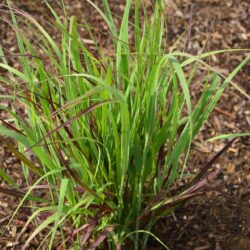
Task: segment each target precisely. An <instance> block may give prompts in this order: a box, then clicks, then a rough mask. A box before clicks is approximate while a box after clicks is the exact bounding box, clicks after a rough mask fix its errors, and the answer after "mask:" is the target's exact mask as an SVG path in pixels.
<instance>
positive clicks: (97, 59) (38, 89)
mask: <svg viewBox="0 0 250 250" xmlns="http://www.w3.org/2000/svg"><path fill="white" fill-rule="evenodd" d="M45 2H46V1H45ZM87 2H88V3H89V4H90V5H92V7H93V8H95V9H96V10H97V11H98V12H99V14H100V15H101V16H102V17H103V19H104V20H105V22H106V23H107V25H108V27H109V31H110V36H111V37H112V38H113V45H114V48H115V51H116V53H115V56H114V57H108V56H104V55H103V51H101V48H97V50H98V55H96V56H94V55H93V53H91V51H90V50H89V49H88V47H87V46H86V44H85V43H84V42H83V41H82V38H81V37H80V35H79V33H78V24H77V20H76V18H75V17H71V18H69V19H68V20H67V19H65V20H63V21H62V20H61V19H60V18H59V16H58V15H57V14H56V13H55V12H54V10H53V9H52V8H51V7H50V6H49V4H48V3H47V2H46V3H47V4H48V7H49V8H50V10H51V12H52V14H53V15H54V18H55V24H54V28H56V29H57V30H58V32H60V34H61V40H60V42H59V43H58V42H55V41H54V40H53V38H52V37H51V36H50V35H49V34H48V33H47V31H46V29H45V28H44V27H42V26H41V25H40V24H39V23H38V22H37V21H36V20H34V19H33V18H32V17H31V16H29V15H28V14H27V13H25V12H23V11H21V10H18V9H16V8H14V7H13V6H10V4H8V6H6V8H7V7H8V8H9V9H8V11H9V12H10V15H11V18H12V27H13V29H14V30H15V31H16V36H17V42H18V47H19V52H20V55H27V54H29V55H30V56H21V57H19V59H18V60H19V62H20V64H21V68H20V69H16V68H14V67H12V66H11V65H9V63H8V61H7V59H6V58H5V55H4V53H3V50H2V49H1V50H0V52H1V58H2V62H1V63H0V67H1V68H2V69H4V70H6V71H7V72H8V73H9V74H8V79H7V78H4V77H1V81H2V82H3V83H5V84H11V85H12V87H13V89H14V92H13V95H8V96H7V95H2V96H1V98H10V99H12V100H13V101H14V102H16V103H19V104H20V103H21V104H22V105H23V106H24V107H25V111H26V114H25V116H23V115H19V114H18V113H17V112H16V110H15V108H14V106H13V107H12V109H6V108H4V107H1V108H2V109H5V110H6V111H8V112H9V114H10V117H11V118H10V119H9V121H8V120H4V121H2V125H0V134H1V135H2V136H4V137H2V140H3V142H4V143H5V144H6V146H7V147H8V148H9V150H10V151H11V152H12V153H13V154H14V155H15V156H16V157H17V158H19V159H20V160H21V161H22V168H23V173H24V176H25V178H26V180H27V185H28V187H29V191H28V192H27V193H26V194H25V195H24V197H23V199H22V201H21V202H20V204H19V206H18V209H19V208H20V206H22V205H23V203H24V201H25V200H30V201H32V202H33V209H34V213H33V214H32V216H31V217H30V218H29V220H28V221H27V224H26V226H25V227H24V228H23V230H22V232H21V233H23V232H24V231H25V230H26V229H27V225H28V224H29V223H32V222H39V224H38V226H37V228H36V230H35V231H33V232H31V233H30V237H29V238H28V239H27V241H26V242H25V244H24V246H23V249H25V248H27V247H28V246H29V243H30V242H31V241H32V239H33V238H34V237H35V236H36V235H37V234H38V233H40V232H41V231H42V230H45V231H46V237H45V238H44V241H43V242H41V245H40V246H41V247H44V246H47V248H48V249H52V248H53V247H59V249H60V248H65V249H68V248H69V247H70V246H72V247H74V248H75V249H80V248H81V247H84V248H86V249H96V248H98V247H103V248H106V249H120V247H121V246H123V244H126V247H127V249H143V248H144V247H145V246H146V244H147V240H148V237H149V236H150V235H152V233H150V230H151V228H152V226H153V225H154V224H155V223H156V222H157V220H158V219H159V218H160V217H162V216H166V215H168V214H169V213H171V212H172V211H173V210H174V209H175V208H176V207H177V206H178V205H179V204H181V203H182V202H183V201H184V200H186V199H187V198H189V197H192V196H193V195H195V194H197V193H198V192H199V187H200V186H201V183H200V182H199V181H200V179H199V178H201V177H203V176H202V175H198V177H199V178H196V177H195V176H194V177H193V181H191V183H190V185H187V186H186V187H185V188H183V189H182V190H175V189H174V184H175V182H176V181H177V180H178V179H180V178H185V165H186V162H187V160H188V157H189V155H190V146H191V143H192V141H193V139H194V137H195V136H196V135H197V133H198V132H199V130H200V129H201V127H202V125H203V123H204V122H205V121H206V120H207V119H208V116H209V114H210V113H211V111H212V110H213V108H214V106H215V105H216V103H217V101H218V100H219V98H220V96H221V94H222V93H223V91H224V89H225V88H226V87H227V86H228V84H229V83H230V82H231V80H232V79H233V77H234V76H235V75H236V74H237V72H238V71H239V70H240V69H241V68H242V67H243V66H244V65H245V64H246V63H247V62H248V60H249V56H248V57H246V59H245V60H244V61H242V62H241V63H240V64H239V66H238V67H237V68H236V69H235V70H234V71H233V72H232V73H231V74H229V76H228V77H226V78H223V76H221V75H220V74H217V73H216V72H210V73H209V74H207V75H206V76H205V77H204V81H203V82H202V88H203V92H202V95H201V97H200V99H199V101H198V103H197V104H196V105H192V102H191V97H190V86H191V84H192V80H193V77H194V76H195V73H196V71H195V69H196V68H197V67H198V66H199V64H200V63H201V64H202V65H203V66H204V65H206V63H205V61H204V59H205V58H207V57H209V56H210V55H211V54H218V53H222V52H224V51H215V52H209V53H204V54H202V55H199V56H192V55H190V54H188V53H184V52H181V51H175V50H174V49H172V50H170V51H167V52H166V50H165V48H164V46H163V43H164V41H165V40H164V34H165V32H164V29H165V28H166V27H165V20H164V13H163V10H164V5H163V1H156V3H155V9H154V13H153V16H152V18H151V19H149V18H148V17H147V16H146V12H145V8H144V5H143V1H142V2H141V1H139V0H135V6H134V7H135V8H134V10H135V12H134V23H133V24H131V23H129V14H130V12H131V10H130V9H131V3H132V1H131V0H128V1H126V6H125V10H124V15H123V18H122V22H121V26H120V28H119V29H117V27H116V26H115V24H114V23H115V22H114V20H113V18H112V14H111V11H110V9H109V6H108V3H107V1H106V0H103V11H102V10H101V9H99V8H98V7H97V6H96V5H94V4H93V3H92V2H91V1H89V0H87ZM141 10H142V13H144V18H143V20H144V21H143V22H141V21H140V16H141V14H140V11H141ZM20 23H22V26H23V25H25V26H26V27H28V28H29V30H31V31H32V33H33V34H34V36H35V39H34V38H33V41H32V42H31V39H30V38H29V37H28V36H27V35H26V34H25V32H23V30H22V29H20V28H19V25H20ZM129 26H131V27H132V28H133V29H134V32H133V34H134V37H133V38H134V41H132V42H131V41H129V36H128V34H129ZM39 50H42V51H43V55H44V58H46V59H43V58H41V57H40V56H39V54H38V51H39ZM190 66H192V68H193V70H192V71H191V73H190V74H189V75H188V77H187V75H186V74H185V70H186V67H190ZM206 66H207V67H208V68H209V66H208V65H206ZM6 136H8V137H11V138H14V139H15V141H16V142H18V150H17V149H15V148H14V147H13V146H12V145H11V144H9V142H8V141H7V139H6ZM30 153H32V154H33V155H34V156H35V159H36V161H35V162H34V161H32V160H31V159H30V157H29V156H28V155H30ZM0 175H1V176H2V177H4V178H5V180H6V181H8V182H9V184H10V185H14V183H13V182H12V181H11V178H10V177H9V176H7V174H6V173H4V172H3V173H0ZM29 176H32V180H31V178H29ZM40 183H46V186H47V189H48V192H47V195H46V196H45V197H43V198H41V197H37V196H36V195H35V192H34V188H35V187H36V186H37V185H39V184H40ZM14 188H16V190H17V192H18V187H17V186H16V185H15V186H14ZM170 191H171V192H170ZM17 211H18V210H17ZM17 211H16V212H17ZM15 214H16V213H15ZM15 214H14V215H13V216H15ZM42 215H43V216H42ZM41 218H43V219H41ZM57 232H60V236H58V234H57ZM154 237H155V236H154ZM58 239H59V240H60V242H58ZM156 239H157V238H156ZM157 240H158V239H157ZM161 244H163V243H162V242H161Z"/></svg>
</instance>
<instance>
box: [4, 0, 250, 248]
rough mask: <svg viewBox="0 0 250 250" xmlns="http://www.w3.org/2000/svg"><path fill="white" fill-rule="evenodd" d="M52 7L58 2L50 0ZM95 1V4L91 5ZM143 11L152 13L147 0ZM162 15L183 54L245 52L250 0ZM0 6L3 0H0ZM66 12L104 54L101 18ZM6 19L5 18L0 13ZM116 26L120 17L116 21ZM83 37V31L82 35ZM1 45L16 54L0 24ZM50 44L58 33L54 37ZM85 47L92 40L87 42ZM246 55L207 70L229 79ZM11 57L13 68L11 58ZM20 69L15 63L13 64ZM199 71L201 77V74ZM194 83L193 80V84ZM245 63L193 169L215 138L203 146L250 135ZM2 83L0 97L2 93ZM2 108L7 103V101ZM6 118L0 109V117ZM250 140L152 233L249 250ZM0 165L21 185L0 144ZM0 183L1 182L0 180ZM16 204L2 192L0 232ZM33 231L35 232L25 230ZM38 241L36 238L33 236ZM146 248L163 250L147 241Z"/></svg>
mask: <svg viewBox="0 0 250 250" xmlns="http://www.w3.org/2000/svg"><path fill="white" fill-rule="evenodd" d="M12 2H13V3H14V4H15V5H16V6H17V7H19V8H21V9H23V10H25V11H27V12H28V13H30V14H31V15H33V16H34V17H35V18H36V19H37V20H39V21H40V22H41V23H42V24H46V23H45V21H44V20H48V16H51V15H50V13H49V11H48V9H47V8H46V6H45V5H43V4H41V3H40V1H38V0H34V1H27V0H13V1H12ZM49 2H51V4H52V5H53V7H54V8H55V9H58V6H57V4H56V1H52V0H51V1H49ZM96 2H101V1H96ZM109 2H110V3H111V7H112V11H113V12H114V13H117V14H118V16H119V15H121V13H122V10H123V8H124V1H118V0H112V1H111V0H110V1H109ZM145 2H148V8H149V11H150V1H145ZM166 2H167V10H166V13H167V15H168V37H169V40H168V44H167V46H170V45H172V44H174V42H175V41H176V40H177V39H178V38H179V37H180V36H181V35H182V34H183V33H184V32H185V31H187V32H186V33H185V34H184V35H183V38H182V40H183V42H182V43H181V44H182V45H183V49H184V48H185V49H186V50H187V51H188V52H189V53H192V54H197V53H199V52H202V51H203V50H205V51H206V50H215V49H224V48H245V49H249V48H250V2H249V0H237V1H235V0H195V1H191V0H189V1H188V0H184V1H181V0H175V1H174V0H166ZM0 3H5V1H0ZM65 3H66V6H67V11H68V12H69V14H74V15H76V16H77V17H78V20H85V19H86V20H87V21H88V22H90V23H91V25H92V26H93V27H95V33H96V34H100V35H99V37H100V46H102V47H103V48H105V50H106V51H107V53H109V47H110V39H109V37H108V36H107V35H106V31H107V27H106V26H105V24H104V23H103V21H102V19H101V18H100V17H99V16H98V15H97V13H96V12H95V11H93V10H92V9H91V8H90V7H89V5H87V3H86V2H85V1H84V0H72V1H70V0H67V1H65ZM0 8H1V7H0ZM1 16H2V18H3V19H6V18H7V20H8V16H7V14H2V13H1ZM117 20H118V22H119V18H117ZM83 34H84V31H83ZM0 38H1V39H0V42H1V44H2V45H3V47H4V48H5V49H6V51H7V52H8V51H9V54H11V53H15V52H16V40H15V35H14V33H13V31H12V30H11V28H10V27H9V26H8V25H7V24H6V22H4V21H3V20H0ZM55 39H56V35H55ZM90 46H91V43H90ZM243 58H244V53H230V54H229V53H227V54H225V55H222V56H220V57H214V56H211V58H210V60H211V65H212V66H213V68H214V69H216V70H217V71H219V72H221V73H223V74H225V75H227V74H228V73H229V72H230V71H231V70H232V69H233V68H234V67H236V66H237V65H238V64H239V62H240V61H241V60H242V59H243ZM9 60H10V61H11V62H12V64H13V65H15V63H16V62H15V58H12V57H10V58H9ZM17 66H18V65H17ZM201 73H202V72H201ZM197 80H198V79H197ZM249 80H250V65H248V66H246V67H245V68H244V69H243V70H242V71H241V72H240V74H239V75H238V76H237V77H236V78H235V83H237V86H238V87H239V88H241V89H244V92H245V94H243V93H241V92H240V91H239V90H237V89H235V87H234V86H230V87H229V88H228V89H227V90H226V92H225V93H224V94H223V97H222V99H221V101H220V102H219V104H218V105H217V108H216V109H215V110H214V111H213V113H212V115H211V116H210V119H209V121H208V122H207V123H206V124H205V126H204V128H203V130H202V132H201V134H200V135H199V137H198V138H196V140H195V142H194V144H193V153H192V156H191V158H190V160H189V163H188V164H189V165H188V167H189V168H190V169H191V170H193V171H198V170H199V168H201V167H202V166H203V165H204V164H205V163H206V162H207V161H208V160H209V158H211V157H212V156H213V155H214V154H215V153H216V152H218V151H219V150H220V149H221V148H222V147H223V146H224V145H225V143H226V141H224V140H220V141H217V142H214V143H205V142H204V141H205V140H206V139H207V138H209V137H211V136H215V135H217V134H221V133H235V132H241V131H250V99H249V96H250V82H249ZM7 91H8V89H5V88H4V87H3V86H1V85H0V93H6V92H7ZM192 94H193V97H194V99H195V97H196V96H197V97H198V96H199V95H200V90H199V88H198V87H196V86H195V83H193V85H192ZM3 105H6V106H7V105H9V103H8V102H5V103H3ZM5 115H6V114H5V113H4V112H3V111H2V110H0V116H1V118H5ZM0 143H1V142H0ZM249 159H250V139H249V138H241V139H238V140H237V141H236V142H235V143H234V144H233V145H232V146H231V147H230V148H229V150H228V151H227V153H226V154H225V155H224V156H223V157H222V158H221V159H220V160H219V161H218V162H217V163H216V164H215V165H214V167H215V168H220V169H222V170H223V173H222V174H221V175H220V176H219V178H218V179H217V180H216V181H215V182H214V183H213V185H212V188H213V191H210V192H208V193H207V194H206V195H205V196H201V197H199V198H196V199H193V200H192V201H190V202H188V203H186V204H183V205H182V206H181V207H179V208H178V209H177V211H176V212H175V213H174V214H172V215H171V216H169V217H166V218H164V219H162V220H161V221H159V223H158V224H157V225H156V226H155V227H154V230H153V233H154V234H156V235H157V236H158V237H159V238H160V239H161V240H163V241H164V242H165V243H166V244H167V245H168V246H169V248H170V249H176V250H178V249H183V250H186V249H187V250H188V249H190V250H193V249H195V250H205V249H211V250H212V249H214V250H220V249H221V250H222V249H225V250H227V249H228V250H239V249H240V250H244V249H245V250H248V249H250V247H249V246H250V219H249V218H250V160H249ZM0 164H1V165H2V166H3V167H4V168H5V169H6V170H7V172H8V173H9V174H11V175H12V176H13V179H14V180H15V181H16V183H17V184H18V185H20V186H24V183H25V181H24V179H23V176H22V172H21V167H20V164H19V162H18V161H17V160H16V159H15V158H14V157H13V156H12V155H11V153H10V152H9V151H8V150H7V149H6V148H5V147H4V146H3V145H1V144H0ZM0 186H1V187H5V186H6V183H5V182H4V181H1V180H0ZM18 202H19V199H18V198H15V197H13V196H9V195H6V194H1V193H0V230H2V229H3V228H4V227H5V226H6V225H7V223H8V220H9V219H10V217H11V215H12V214H13V211H14V210H15V208H16V206H17V205H18ZM30 213H31V211H30V209H28V208H25V207H24V208H22V209H21V210H20V212H19V213H18V214H17V216H16V218H15V219H14V221H13V223H12V224H11V225H10V226H8V230H6V231H5V233H4V234H3V235H0V249H11V248H13V247H14V246H15V249H19V247H20V246H21V245H22V241H24V240H25V237H27V235H24V236H23V238H21V239H20V242H17V244H16V243H15V239H16V236H17V234H18V232H19V231H20V229H21V228H22V226H23V225H24V223H25V221H26V219H27V217H28V216H29V215H30ZM30 230H33V228H30ZM39 237H40V238H39ZM39 237H37V238H36V240H35V241H34V242H32V245H31V248H30V249H35V248H36V247H37V245H39V244H38V243H39V241H40V240H41V237H42V236H39ZM149 249H162V248H161V247H160V246H159V244H158V243H156V242H155V241H153V240H150V242H149Z"/></svg>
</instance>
